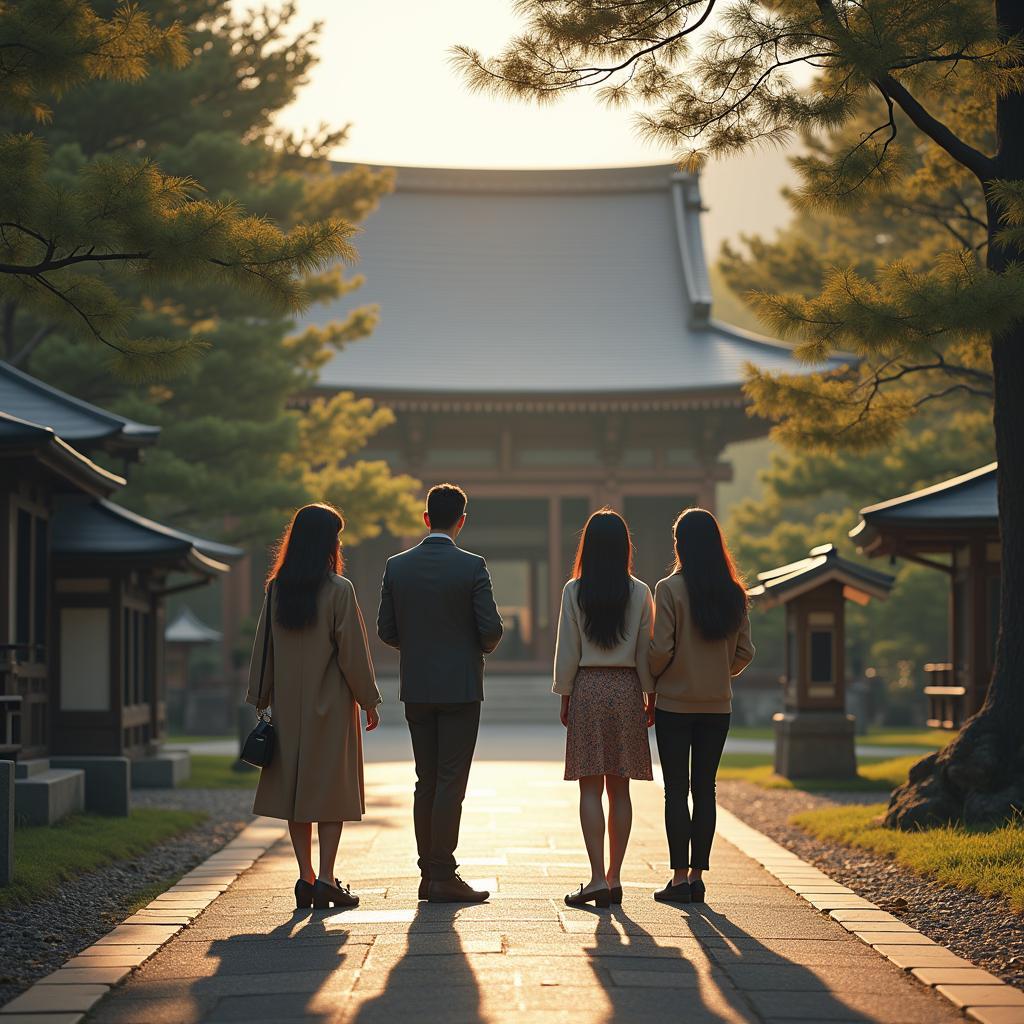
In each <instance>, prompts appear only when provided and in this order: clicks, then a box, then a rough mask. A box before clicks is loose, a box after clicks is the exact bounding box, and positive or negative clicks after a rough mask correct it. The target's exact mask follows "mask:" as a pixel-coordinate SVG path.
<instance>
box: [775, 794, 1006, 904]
mask: <svg viewBox="0 0 1024 1024" xmlns="http://www.w3.org/2000/svg"><path fill="white" fill-rule="evenodd" d="M885 807H886V805H885V804H870V805H867V806H863V805H862V806H852V807H851V806H843V807H828V808H825V809H823V810H819V811H805V812H803V813H802V814H797V815H794V816H793V818H792V819H791V821H792V823H793V824H794V825H796V826H798V827H799V828H802V829H804V830H805V831H806V832H809V833H810V834H811V835H813V836H816V837H817V838H818V839H826V840H829V841H831V842H836V843H843V844H845V845H846V846H856V847H859V848H861V849H864V850H870V851H871V852H872V853H876V854H880V855H882V856H885V857H892V858H893V859H894V860H895V861H896V862H897V863H898V864H901V865H903V866H904V867H906V868H909V869H910V870H911V871H914V872H916V873H917V874H920V875H924V876H926V877H928V878H933V879H935V881H937V882H938V883H939V884H940V885H944V886H950V887H953V888H956V889H973V890H976V891H977V892H980V893H981V894H982V895H984V896H1005V897H1007V898H1008V899H1009V901H1010V904H1011V905H1012V907H1013V909H1014V910H1016V911H1017V912H1018V913H1024V819H1020V818H1018V819H1016V820H1015V821H1014V822H1012V823H1010V824H1008V825H1005V826H1003V827H1002V828H997V829H988V830H984V831H982V830H973V829H965V828H959V827H947V828H931V829H921V830H918V831H914V832H900V831H898V830H897V829H889V828H885V827H884V826H883V825H882V824H881V821H882V815H883V814H884V813H885Z"/></svg>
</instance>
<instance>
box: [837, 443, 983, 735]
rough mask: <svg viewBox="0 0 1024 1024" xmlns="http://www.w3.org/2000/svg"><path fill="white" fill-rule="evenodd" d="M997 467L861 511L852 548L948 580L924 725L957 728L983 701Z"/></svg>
mask: <svg viewBox="0 0 1024 1024" xmlns="http://www.w3.org/2000/svg"><path fill="white" fill-rule="evenodd" d="M996 471H997V464H996V463H994V462H993V463H991V464H990V465H988V466H982V467H981V468H980V469H975V470H972V471H971V472H970V473H964V474H963V475H962V476H957V477H953V478H952V479H950V480H944V481H942V482H941V483H938V484H935V485H933V486H932V487H925V488H923V489H921V490H919V491H913V492H912V493H910V494H904V495H901V496H900V497H898V498H890V499H889V500H888V501H882V502H879V503H878V504H876V505H869V506H867V507H866V508H862V509H861V510H860V520H861V521H860V523H859V524H858V525H857V526H856V527H855V528H854V529H853V530H851V531H850V536H851V537H852V538H853V539H854V540H855V541H856V542H857V546H858V549H859V550H861V551H863V552H864V554H866V555H869V556H871V557H881V556H883V555H888V556H889V557H890V558H905V559H907V560H908V561H910V562H916V563H918V564H919V565H925V566H928V567H929V568H932V569H935V570H936V571H938V572H941V573H943V574H945V575H946V576H947V577H948V578H949V584H950V587H949V595H950V596H949V638H950V651H949V655H948V660H946V661H940V660H938V659H937V660H936V661H935V662H932V663H930V665H929V666H927V667H928V668H929V669H930V673H929V674H930V676H931V677H932V678H931V684H932V685H931V686H929V687H928V688H926V693H927V694H928V697H929V705H930V712H929V724H934V725H937V726H944V727H946V728H954V727H958V726H959V724H960V721H961V720H962V719H963V718H966V717H969V716H970V715H973V714H974V713H975V712H976V711H977V710H978V709H979V708H980V707H981V705H982V703H983V702H984V700H985V693H986V691H987V690H988V684H989V680H990V679H991V676H992V662H993V658H994V654H995V642H996V632H997V630H998V628H999V577H1000V566H1001V562H1002V548H1001V546H1000V542H999V509H998V496H997V491H996Z"/></svg>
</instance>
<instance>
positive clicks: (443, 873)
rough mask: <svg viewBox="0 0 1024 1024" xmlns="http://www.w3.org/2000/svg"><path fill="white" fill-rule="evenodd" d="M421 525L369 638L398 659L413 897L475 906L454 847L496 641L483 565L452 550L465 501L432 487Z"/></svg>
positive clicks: (455, 491)
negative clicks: (416, 883)
mask: <svg viewBox="0 0 1024 1024" xmlns="http://www.w3.org/2000/svg"><path fill="white" fill-rule="evenodd" d="M423 521H424V523H426V526H427V529H428V530H430V533H429V534H428V535H427V536H426V537H424V538H423V540H422V541H421V542H420V543H419V544H417V545H416V547H414V548H410V549H409V550H408V551H403V552H402V553H401V554H399V555H393V556H392V557H391V558H389V559H388V562H387V565H386V566H385V568H384V579H383V581H382V583H381V588H380V611H379V612H378V613H377V635H378V636H379V637H380V638H381V640H383V641H384V643H386V644H389V645H390V646H391V647H394V648H396V649H397V650H398V651H399V653H400V655H401V659H400V667H399V673H400V676H401V692H400V699H401V700H402V701H403V702H404V704H405V720H406V721H407V722H408V723H409V733H410V735H411V736H412V751H413V757H414V758H415V761H416V794H415V798H414V802H413V824H414V826H415V830H416V848H417V852H418V854H419V866H420V876H421V878H420V888H419V898H420V899H421V900H423V899H429V900H430V901H431V902H432V903H479V902H482V901H483V900H486V899H487V897H488V896H489V895H490V893H488V892H486V891H483V890H477V889H473V888H472V887H471V886H470V885H468V884H467V883H466V882H464V881H463V880H462V879H461V878H460V877H459V876H458V874H457V873H456V870H455V869H456V868H457V867H458V865H457V864H456V863H455V847H456V846H457V845H458V842H459V823H460V821H461V819H462V801H463V799H464V798H465V796H466V784H467V782H468V781H469V768H470V765H471V764H472V761H473V750H474V749H475V747H476V737H477V732H478V731H479V727H480V702H481V701H482V700H483V698H484V655H485V654H490V653H491V651H493V650H494V648H495V647H497V646H498V641H499V640H501V630H502V625H501V616H500V615H499V614H498V609H497V607H496V606H495V604H494V595H493V593H492V592H491V577H490V575H489V574H488V572H487V563H486V562H485V561H484V560H483V559H482V558H481V557H480V556H479V555H473V554H470V552H468V551H463V550H462V549H461V548H460V547H458V545H457V544H456V543H455V538H456V537H458V535H459V531H460V530H461V529H462V527H463V525H464V524H465V522H466V492H465V491H463V490H462V488H461V487H456V486H455V485H454V484H438V485H437V486H436V487H432V488H431V489H430V492H429V493H428V494H427V507H426V511H425V512H424V513H423Z"/></svg>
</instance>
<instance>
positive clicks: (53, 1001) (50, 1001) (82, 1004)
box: [0, 985, 110, 1021]
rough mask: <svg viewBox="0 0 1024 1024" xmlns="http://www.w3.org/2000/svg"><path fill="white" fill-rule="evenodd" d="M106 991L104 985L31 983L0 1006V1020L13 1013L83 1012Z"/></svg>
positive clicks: (106, 987)
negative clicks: (27, 987)
mask: <svg viewBox="0 0 1024 1024" xmlns="http://www.w3.org/2000/svg"><path fill="white" fill-rule="evenodd" d="M108 991H110V990H109V988H108V986H106V985H33V986H32V987H31V988H30V989H28V990H27V991H25V992H22V994H21V995H20V996H16V997H15V998H14V999H12V1000H11V1001H10V1002H9V1003H8V1004H7V1005H6V1006H4V1007H2V1008H0V1020H3V1021H6V1018H7V1015H8V1014H13V1013H25V1014H36V1013H65V1012H67V1011H71V1010H73V1011H78V1012H80V1013H84V1012H85V1011H86V1010H88V1009H89V1008H90V1007H91V1006H92V1005H93V1004H94V1003H96V1002H98V1001H99V1000H100V999H102V998H103V997H104V996H105V995H106V994H107V992H108Z"/></svg>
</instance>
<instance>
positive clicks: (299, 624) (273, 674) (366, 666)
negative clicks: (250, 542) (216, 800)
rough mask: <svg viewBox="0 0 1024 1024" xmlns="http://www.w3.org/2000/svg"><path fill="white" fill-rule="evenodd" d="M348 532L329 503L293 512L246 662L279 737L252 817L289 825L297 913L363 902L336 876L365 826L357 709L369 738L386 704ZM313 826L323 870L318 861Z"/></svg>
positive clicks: (252, 692) (253, 689)
mask: <svg viewBox="0 0 1024 1024" xmlns="http://www.w3.org/2000/svg"><path fill="white" fill-rule="evenodd" d="M344 527H345V523H344V520H343V519H342V517H341V515H340V513H338V512H337V511H336V510H335V509H333V508H331V507H330V506H329V505H323V504H316V505H306V506H305V507H303V508H301V509H299V510H298V512H296V513H295V516H294V518H293V519H292V521H291V523H290V524H289V526H288V528H287V529H286V530H285V532H284V535H283V536H282V538H281V541H280V544H279V545H278V549H277V556H276V558H275V561H274V566H273V568H272V569H271V570H270V573H269V576H268V586H267V590H268V598H267V600H265V601H264V604H263V610H262V612H261V613H260V621H259V625H258V627H257V630H256V637H255V641H254V644H253V653H252V661H251V663H250V665H249V689H248V693H247V694H246V701H247V702H248V703H249V704H252V705H254V706H255V707H256V708H257V709H258V710H260V711H262V710H264V709H265V708H267V707H272V709H273V723H274V734H275V749H274V752H273V756H272V757H271V760H270V763H269V764H268V765H267V766H266V767H265V768H263V769H262V771H261V773H260V781H259V785H258V787H257V789H256V799H255V801H254V804H253V812H254V813H255V814H265V815H269V816H270V817H272V818H285V819H286V820H287V821H288V830H289V832H290V833H291V839H292V845H293V847H294V848H295V857H296V860H297V861H298V864H299V879H298V881H297V882H296V883H295V904H296V906H297V907H309V906H314V907H320V908H322V907H327V906H329V905H330V904H332V903H333V904H334V905H335V906H338V907H354V906H358V904H359V897H358V896H355V895H353V894H352V893H351V891H350V890H349V889H348V887H347V886H343V885H341V883H340V882H338V880H337V879H336V878H335V877H334V861H335V858H336V856H337V852H338V844H339V842H340V840H341V830H342V823H343V822H346V821H359V820H360V818H361V817H362V815H363V813H364V812H365V810H366V804H365V799H364V795H363V746H362V737H361V736H360V732H359V708H362V709H363V711H364V712H365V713H366V730H367V732H369V731H370V730H372V729H375V728H376V727H377V725H378V723H379V717H378V714H377V711H376V708H377V705H378V704H379V703H380V700H381V698H380V692H379V691H378V689H377V684H376V682H375V680H374V674H373V664H372V662H371V661H370V651H369V646H368V644H367V640H366V627H365V626H364V625H363V616H362V613H361V612H360V610H359V603H358V602H357V601H356V595H355V590H354V589H353V587H352V584H351V583H350V582H349V581H348V580H347V579H345V577H344V576H342V575H341V570H342V559H341V545H340V543H339V534H340V532H341V530H343V529H344ZM268 606H269V609H270V611H269V614H270V630H269V633H267V632H266V624H267V623H266V620H267V615H268ZM265 637H266V641H267V643H266V648H267V650H266V657H265V658H264V655H263V647H264V638H265ZM314 821H315V822H317V837H318V839H319V845H320V871H319V874H314V872H313V864H312V823H313V822H314Z"/></svg>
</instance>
